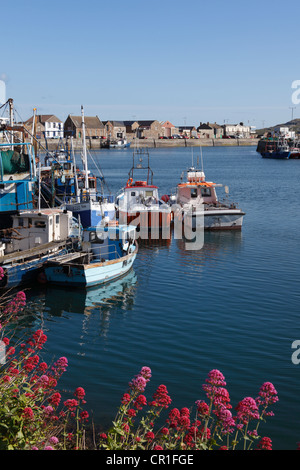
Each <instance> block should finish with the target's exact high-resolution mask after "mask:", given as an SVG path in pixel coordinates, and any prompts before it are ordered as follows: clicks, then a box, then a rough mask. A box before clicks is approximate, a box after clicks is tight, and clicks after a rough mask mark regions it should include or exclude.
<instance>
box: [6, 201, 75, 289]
mask: <svg viewBox="0 0 300 470" xmlns="http://www.w3.org/2000/svg"><path fill="white" fill-rule="evenodd" d="M12 220H13V224H12V227H9V228H6V229H2V230H1V231H0V237H1V238H0V267H1V268H2V271H3V274H4V275H3V277H2V279H1V280H0V288H2V289H3V288H5V289H8V288H12V287H17V286H20V285H23V284H29V283H33V284H34V283H37V282H43V281H44V277H43V271H42V268H43V264H44V262H45V261H46V260H48V259H49V258H51V257H52V256H57V255H61V254H63V253H67V252H68V250H69V249H70V248H72V246H73V244H74V243H73V242H75V244H76V240H77V238H78V236H79V234H80V227H79V225H78V222H77V221H75V220H74V219H73V216H72V213H71V212H68V211H63V210H61V209H58V208H57V209H41V210H39V209H36V210H28V211H20V212H19V213H17V214H15V215H13V216H12Z"/></svg>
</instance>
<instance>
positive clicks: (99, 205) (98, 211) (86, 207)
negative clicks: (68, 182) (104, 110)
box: [64, 106, 116, 228]
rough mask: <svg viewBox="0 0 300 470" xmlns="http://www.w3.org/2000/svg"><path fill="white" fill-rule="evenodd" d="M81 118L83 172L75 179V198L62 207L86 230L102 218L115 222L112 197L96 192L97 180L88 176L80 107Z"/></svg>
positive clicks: (83, 126)
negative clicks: (78, 220)
mask: <svg viewBox="0 0 300 470" xmlns="http://www.w3.org/2000/svg"><path fill="white" fill-rule="evenodd" d="M81 116H82V140H83V153H82V162H83V170H82V171H81V178H80V179H79V178H77V187H76V195H75V197H74V198H72V199H70V200H68V201H67V202H66V203H65V204H64V207H65V208H66V209H67V210H70V211H71V212H72V213H73V214H74V216H75V217H76V218H78V219H80V222H81V224H82V226H83V227H84V228H87V227H92V226H96V225H97V224H98V223H101V221H102V219H104V218H106V219H109V220H115V219H116V208H115V203H114V197H113V196H112V195H105V194H104V192H103V191H98V189H97V186H96V181H97V178H92V177H91V176H90V173H89V169H88V162H87V149H86V140H85V122H84V111H83V106H81ZM103 180H104V177H102V178H101V181H103Z"/></svg>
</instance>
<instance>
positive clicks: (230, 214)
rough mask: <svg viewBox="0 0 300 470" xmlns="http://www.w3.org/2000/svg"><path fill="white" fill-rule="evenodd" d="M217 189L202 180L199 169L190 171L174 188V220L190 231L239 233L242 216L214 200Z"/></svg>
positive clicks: (236, 210)
mask: <svg viewBox="0 0 300 470" xmlns="http://www.w3.org/2000/svg"><path fill="white" fill-rule="evenodd" d="M221 186H222V185H221V184H216V183H212V182H208V181H206V180H205V174H204V172H203V170H198V169H196V168H194V167H192V168H190V169H189V170H188V171H187V181H186V182H181V183H180V184H178V186H177V195H176V196H175V198H174V199H173V204H174V203H175V206H174V207H175V208H176V209H174V219H175V217H179V218H180V220H182V222H183V224H185V225H187V226H188V227H189V228H190V229H192V230H195V229H197V228H198V229H204V230H241V228H242V223H243V216H244V215H245V213H244V212H243V211H242V210H241V209H239V208H238V207H237V205H236V204H234V203H229V202H228V201H227V200H225V201H223V202H220V201H219V200H218V197H217V193H216V187H221Z"/></svg>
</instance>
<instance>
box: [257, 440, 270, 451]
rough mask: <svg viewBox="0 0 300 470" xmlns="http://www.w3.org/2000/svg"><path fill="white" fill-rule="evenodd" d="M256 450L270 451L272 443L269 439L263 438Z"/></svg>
mask: <svg viewBox="0 0 300 470" xmlns="http://www.w3.org/2000/svg"><path fill="white" fill-rule="evenodd" d="M257 450H272V441H271V439H270V438H269V437H263V438H262V439H261V440H260V441H259V443H258V445H257Z"/></svg>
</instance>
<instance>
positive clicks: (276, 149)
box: [261, 139, 291, 160]
mask: <svg viewBox="0 0 300 470" xmlns="http://www.w3.org/2000/svg"><path fill="white" fill-rule="evenodd" d="M261 156H262V157H263V158H273V159H279V160H288V159H289V158H290V156H291V148H290V146H289V144H288V142H287V141H286V140H285V139H281V140H278V142H276V141H272V142H269V143H267V145H266V147H265V149H264V150H262V151H261Z"/></svg>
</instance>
